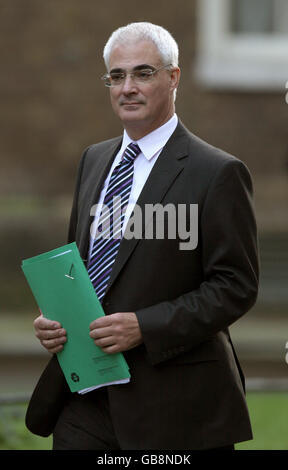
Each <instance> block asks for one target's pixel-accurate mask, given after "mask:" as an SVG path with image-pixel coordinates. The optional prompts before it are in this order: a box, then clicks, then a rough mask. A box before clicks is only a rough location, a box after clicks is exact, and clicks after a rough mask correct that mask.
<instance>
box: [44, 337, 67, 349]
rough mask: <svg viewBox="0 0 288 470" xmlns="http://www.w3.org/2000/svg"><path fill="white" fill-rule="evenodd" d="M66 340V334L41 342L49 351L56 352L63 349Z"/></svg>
mask: <svg viewBox="0 0 288 470" xmlns="http://www.w3.org/2000/svg"><path fill="white" fill-rule="evenodd" d="M66 340H67V338H66V336H61V338H56V339H44V340H42V341H41V344H42V346H44V348H45V349H47V350H48V351H49V352H52V353H54V352H58V351H60V350H61V349H63V345H64V344H65V343H66Z"/></svg>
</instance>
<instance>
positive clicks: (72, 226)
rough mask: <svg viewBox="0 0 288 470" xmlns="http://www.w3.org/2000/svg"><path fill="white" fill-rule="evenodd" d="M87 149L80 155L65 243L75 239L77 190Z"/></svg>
mask: <svg viewBox="0 0 288 470" xmlns="http://www.w3.org/2000/svg"><path fill="white" fill-rule="evenodd" d="M89 148H90V147H87V148H86V149H85V150H84V152H83V153H82V156H81V159H80V163H79V167H78V172H77V179H76V185H75V191H74V197H73V203H72V209H71V215H70V222H69V228H68V240H67V243H71V242H74V241H75V238H76V228H77V218H78V196H79V190H80V185H81V178H82V173H83V168H84V162H85V158H86V155H87V152H88V150H89Z"/></svg>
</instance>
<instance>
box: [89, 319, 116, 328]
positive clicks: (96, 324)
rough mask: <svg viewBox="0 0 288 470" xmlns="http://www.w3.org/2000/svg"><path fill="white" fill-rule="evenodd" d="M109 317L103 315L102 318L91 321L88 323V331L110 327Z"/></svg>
mask: <svg viewBox="0 0 288 470" xmlns="http://www.w3.org/2000/svg"><path fill="white" fill-rule="evenodd" d="M109 317H110V315H107V316H106V315H105V316H103V317H100V318H97V319H96V320H94V321H92V323H90V330H94V329H96V328H104V327H107V326H111V325H112V320H111V318H109Z"/></svg>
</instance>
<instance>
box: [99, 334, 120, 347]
mask: <svg viewBox="0 0 288 470" xmlns="http://www.w3.org/2000/svg"><path fill="white" fill-rule="evenodd" d="M94 343H95V344H96V346H99V348H105V347H107V346H115V338H114V337H113V336H108V337H106V338H99V339H95V340H94Z"/></svg>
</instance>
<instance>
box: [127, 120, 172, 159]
mask: <svg viewBox="0 0 288 470" xmlns="http://www.w3.org/2000/svg"><path fill="white" fill-rule="evenodd" d="M177 124H178V117H177V115H176V114H174V115H173V116H172V118H171V119H169V121H167V122H165V124H163V125H162V126H161V127H158V128H157V129H155V130H154V131H152V132H150V134H147V135H145V136H144V137H142V139H139V140H137V141H136V143H137V144H138V145H139V147H140V149H141V152H142V153H143V155H144V156H145V158H146V159H147V160H151V158H152V157H153V156H154V155H155V154H156V153H157V152H159V150H161V149H162V148H163V147H164V145H165V144H166V143H167V141H168V140H169V139H170V137H171V135H172V134H173V132H174V131H175V129H176V127H177ZM131 142H135V141H133V140H131V139H130V137H129V135H128V134H127V132H126V130H125V129H124V133H123V140H122V145H121V149H120V154H121V155H122V154H123V152H124V150H125V149H126V147H127V145H129V144H130V143H131Z"/></svg>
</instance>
